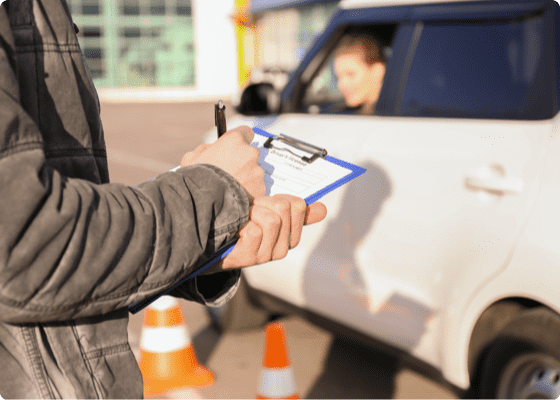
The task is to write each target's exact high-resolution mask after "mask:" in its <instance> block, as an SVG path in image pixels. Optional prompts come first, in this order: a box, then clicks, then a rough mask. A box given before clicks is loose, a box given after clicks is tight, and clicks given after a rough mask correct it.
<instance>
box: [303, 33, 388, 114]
mask: <svg viewBox="0 0 560 400" xmlns="http://www.w3.org/2000/svg"><path fill="white" fill-rule="evenodd" d="M395 31H396V24H384V25H367V26H359V27H352V28H351V29H347V30H346V31H345V32H344V33H343V34H342V36H341V37H339V38H338V40H337V44H336V45H335V46H334V49H333V50H332V51H331V52H330V53H328V54H327V55H326V57H325V55H324V54H319V55H318V57H322V58H323V59H322V60H320V62H317V63H316V64H317V65H319V67H318V68H317V70H316V71H315V72H314V74H313V78H312V79H311V80H310V82H309V84H308V85H307V86H306V88H305V90H304V91H303V92H302V98H301V100H300V102H299V104H300V107H299V111H300V112H302V113H310V114H358V113H357V112H356V107H355V106H352V105H349V104H348V103H347V99H346V98H345V95H344V94H343V92H342V90H341V88H340V86H339V76H337V71H336V69H335V59H336V57H337V49H338V48H339V45H340V44H341V43H343V42H344V41H345V40H347V39H348V38H349V37H361V36H363V37H373V38H375V40H376V41H377V42H378V44H379V45H380V46H379V47H380V48H379V50H380V54H381V55H382V57H383V59H384V61H385V65H386V64H387V61H388V59H389V57H390V56H391V43H392V40H393V36H394V33H395ZM374 113H375V110H372V112H371V114H374Z"/></svg>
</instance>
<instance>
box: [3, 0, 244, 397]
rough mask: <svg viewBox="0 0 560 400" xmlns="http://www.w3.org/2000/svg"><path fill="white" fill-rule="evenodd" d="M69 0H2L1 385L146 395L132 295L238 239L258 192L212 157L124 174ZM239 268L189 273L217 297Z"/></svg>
mask: <svg viewBox="0 0 560 400" xmlns="http://www.w3.org/2000/svg"><path fill="white" fill-rule="evenodd" d="M75 28H76V26H75V25H74V24H73V22H72V18H71V16H70V13H69V11H68V6H67V4H66V2H65V0H7V1H6V2H4V3H3V4H2V6H0V395H1V396H3V397H4V398H140V397H142V377H141V374H140V371H139V369H138V366H137V363H136V360H135V358H134V355H133V354H132V352H131V349H130V346H129V343H128V335H127V324H128V311H127V310H128V308H127V307H128V306H129V305H131V304H134V303H136V302H138V301H140V300H143V299H145V298H147V297H149V296H151V295H153V294H156V293H159V292H161V291H163V290H166V289H168V288H170V287H171V286H172V285H174V284H175V283H176V282H178V281H179V280H181V279H182V278H184V277H186V276H187V275H188V274H189V273H191V272H192V271H193V270H194V269H195V268H196V267H197V266H198V265H201V263H203V262H204V261H205V260H207V259H208V258H209V257H210V256H211V255H212V254H213V253H214V252H215V251H216V250H217V249H218V248H219V247H221V246H222V245H223V244H224V243H226V242H229V241H230V240H232V239H233V238H234V236H235V235H236V233H237V232H238V230H239V229H240V227H241V226H242V225H243V224H244V223H245V222H246V221H247V219H248V214H249V200H248V199H247V195H246V193H245V191H244V190H243V189H242V188H241V186H240V185H239V184H238V183H237V181H236V180H235V179H234V178H233V177H231V176H230V175H229V174H227V173H226V172H224V171H222V170H221V169H219V168H216V167H213V166H210V165H197V166H191V167H186V168H181V169H179V170H177V171H176V172H164V173H162V174H161V175H159V176H157V177H156V178H155V179H154V180H151V181H148V182H144V183H141V184H139V185H138V186H135V187H130V186H126V185H123V184H119V183H110V182H109V174H108V168H107V160H106V152H105V142H104V138H103V129H102V125H101V121H100V105H99V101H98V98H97V94H96V91H95V88H94V86H93V83H92V80H91V77H90V74H89V72H88V69H87V66H86V63H85V61H84V59H83V56H82V53H81V51H80V47H79V44H78V41H77V38H76V32H75ZM238 282H239V272H231V273H230V272H221V273H217V274H214V275H207V276H204V277H199V278H195V279H192V280H190V281H188V282H187V283H186V284H184V285H182V286H181V287H180V290H176V291H175V292H173V293H174V295H175V296H177V297H182V298H185V299H189V300H193V301H197V302H200V303H202V304H207V305H210V306H218V305H221V304H223V303H224V302H225V301H227V300H228V299H229V298H231V297H232V296H233V294H234V293H235V290H236V289H237V286H238Z"/></svg>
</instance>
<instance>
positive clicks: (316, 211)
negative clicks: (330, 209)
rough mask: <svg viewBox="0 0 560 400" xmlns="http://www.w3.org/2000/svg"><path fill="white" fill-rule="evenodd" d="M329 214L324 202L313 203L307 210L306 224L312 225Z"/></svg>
mask: <svg viewBox="0 0 560 400" xmlns="http://www.w3.org/2000/svg"><path fill="white" fill-rule="evenodd" d="M326 216H327V207H326V206H325V205H324V204H323V203H319V202H317V203H313V204H310V205H309V206H308V207H307V211H306V212H305V220H304V222H303V224H304V225H311V224H314V223H316V222H319V221H322V220H324V219H325V217H326Z"/></svg>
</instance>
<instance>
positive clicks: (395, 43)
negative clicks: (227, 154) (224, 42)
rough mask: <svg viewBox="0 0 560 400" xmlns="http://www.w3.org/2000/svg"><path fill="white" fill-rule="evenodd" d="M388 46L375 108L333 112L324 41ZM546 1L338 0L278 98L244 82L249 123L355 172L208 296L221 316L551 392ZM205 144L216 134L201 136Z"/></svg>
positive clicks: (553, 253) (555, 229) (559, 304)
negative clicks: (325, 329)
mask: <svg viewBox="0 0 560 400" xmlns="http://www.w3.org/2000/svg"><path fill="white" fill-rule="evenodd" d="M356 31H368V32H374V33H375V34H376V35H378V36H379V37H380V38H381V39H382V41H383V43H384V44H385V45H386V47H385V54H386V55H387V57H388V61H387V64H386V65H387V72H386V74H385V79H384V83H383V88H382V90H381V94H380V97H379V100H378V101H377V106H376V107H377V108H376V112H375V115H368V116H363V115H351V114H347V113H340V112H338V111H333V110H338V109H340V108H337V107H333V105H336V104H338V103H339V102H340V99H341V95H340V93H339V92H338V89H337V85H336V77H335V75H334V73H333V49H334V48H335V47H336V44H337V43H338V42H339V40H340V39H341V38H342V37H343V36H344V35H346V34H348V33H349V32H356ZM559 46H560V10H559V7H558V4H556V3H555V2H554V1H552V0H523V1H466V2H448V3H443V2H441V1H435V0H433V1H428V0H424V1H413V0H399V1H375V0H342V1H341V3H340V7H339V10H338V11H337V12H336V14H335V15H334V16H333V18H332V20H331V22H330V24H329V25H328V26H327V28H326V29H325V32H324V33H323V35H322V36H320V37H319V39H318V40H317V41H316V42H315V44H314V45H313V47H312V48H311V49H310V50H309V52H308V54H307V55H306V57H305V58H304V59H303V60H302V62H301V65H300V66H299V67H298V68H297V69H296V70H295V71H293V72H292V74H291V76H290V80H289V81H288V83H287V84H286V86H285V87H284V89H283V91H282V92H281V93H278V92H277V91H276V90H275V88H274V87H273V86H272V85H270V84H268V85H267V84H263V83H261V84H256V85H252V86H249V87H247V88H246V89H245V90H244V91H243V93H242V94H241V95H240V98H239V99H238V102H237V110H238V111H239V112H240V113H241V114H245V115H240V116H237V117H235V118H230V119H229V120H228V127H229V128H233V127H235V126H239V125H243V124H245V125H249V126H252V127H259V128H262V129H264V130H266V131H268V132H269V133H272V134H280V133H284V134H286V135H289V136H293V137H296V138H298V139H301V140H304V141H306V142H309V143H313V144H315V145H317V146H320V147H322V148H326V149H327V150H328V153H329V154H330V155H332V156H333V157H336V158H340V159H343V160H346V161H349V162H351V163H353V164H356V165H359V166H361V167H364V168H366V169H367V172H366V173H365V174H363V175H362V176H360V177H359V178H357V179H355V180H354V181H352V182H350V183H349V184H347V185H345V186H343V187H341V188H340V189H338V190H335V191H333V192H331V193H329V194H328V195H327V196H325V197H324V198H323V199H321V201H323V202H324V203H325V204H326V206H327V208H328V216H327V218H326V220H325V221H323V222H322V223H319V224H316V225H312V226H309V227H306V228H305V229H304V233H303V238H302V240H301V243H300V245H299V246H298V247H297V248H296V249H294V250H292V251H290V252H289V254H288V256H287V257H286V258H285V259H283V260H279V261H275V262H272V263H268V264H266V265H262V266H257V267H252V268H248V269H245V270H244V274H243V276H244V281H243V287H242V290H240V292H239V293H238V294H237V295H236V296H235V297H234V299H233V300H232V301H231V302H229V303H228V304H227V305H226V306H224V307H222V308H221V309H208V311H209V312H210V314H211V316H212V318H213V320H214V322H215V323H216V324H217V325H218V326H220V327H221V328H222V329H238V328H243V327H252V326H256V325H258V324H262V323H263V322H264V321H265V320H266V318H267V317H268V316H269V315H270V314H272V313H284V312H299V313H300V314H301V315H303V316H306V317H309V318H310V319H312V320H313V321H315V322H317V321H323V322H325V321H330V322H334V323H335V326H337V327H339V328H344V329H346V330H348V331H349V332H354V333H356V334H359V336H360V337H363V338H372V339H375V340H376V341H379V342H381V343H385V344H388V345H390V346H391V347H393V348H395V349H398V350H399V352H400V353H402V354H404V355H409V356H411V357H412V358H413V359H414V360H417V361H419V362H420V363H421V365H424V366H426V367H429V368H427V369H434V370H436V371H439V372H440V373H441V377H442V378H443V379H444V380H445V381H447V382H448V383H450V384H451V385H452V386H453V387H454V388H456V389H457V392H458V393H460V395H463V396H476V397H484V398H558V397H559V396H560V316H559V313H560V206H559V205H560V137H559V135H560V131H559V127H560V115H559V113H558V111H559V107H560V47H559ZM213 140H215V131H212V132H210V133H209V134H208V136H207V141H209V142H211V141H213Z"/></svg>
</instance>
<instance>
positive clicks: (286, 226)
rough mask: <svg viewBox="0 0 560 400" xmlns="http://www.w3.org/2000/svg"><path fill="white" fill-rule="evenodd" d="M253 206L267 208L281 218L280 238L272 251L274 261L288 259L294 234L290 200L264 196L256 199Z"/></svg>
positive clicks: (281, 197)
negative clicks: (287, 255) (291, 238)
mask: <svg viewBox="0 0 560 400" xmlns="http://www.w3.org/2000/svg"><path fill="white" fill-rule="evenodd" d="M253 204H255V205H259V206H262V207H266V208H267V209H268V210H270V211H273V212H274V213H275V214H276V215H277V216H278V217H280V223H281V225H280V231H279V232H278V237H277V239H276V243H275V245H274V249H273V251H272V259H273V260H279V259H281V258H284V257H286V254H287V253H288V250H289V249H290V237H291V234H292V229H291V225H292V224H291V220H292V215H291V208H292V205H291V202H290V199H289V198H286V197H283V196H278V195H277V196H274V197H268V196H263V197H258V198H256V199H255V200H254V202H253Z"/></svg>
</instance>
